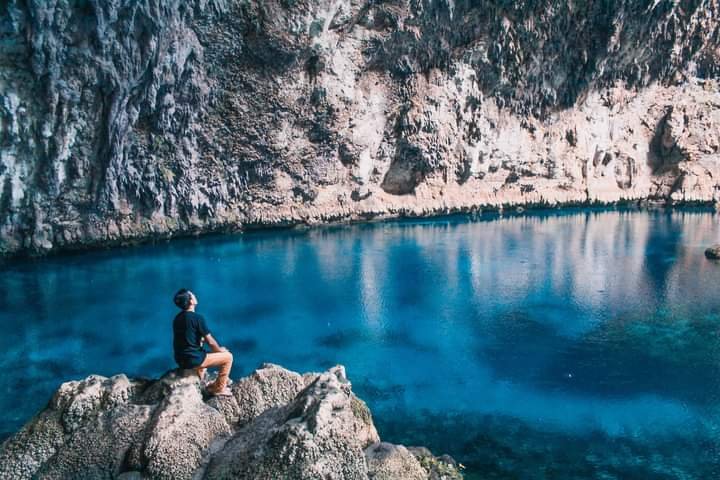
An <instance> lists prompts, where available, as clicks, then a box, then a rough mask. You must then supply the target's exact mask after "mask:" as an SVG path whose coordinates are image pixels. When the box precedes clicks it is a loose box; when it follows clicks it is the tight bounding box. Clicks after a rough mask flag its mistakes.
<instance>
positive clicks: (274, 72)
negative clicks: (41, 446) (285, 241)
mask: <svg viewBox="0 0 720 480" xmlns="http://www.w3.org/2000/svg"><path fill="white" fill-rule="evenodd" d="M505 3H506V2H495V1H490V0H478V1H474V2H455V1H449V0H438V1H433V2H418V1H409V0H397V1H395V2H392V5H388V4H387V2H360V1H352V2H351V1H338V2H336V3H333V7H332V8H331V9H330V7H328V4H327V2H311V1H308V0H297V1H292V2H289V1H286V0H262V1H260V0H248V1H242V2H241V1H237V0H146V1H143V2H101V1H97V0H96V1H93V2H90V3H88V2H61V3H57V2H26V1H21V0H9V1H7V2H4V6H3V8H0V37H1V38H2V45H3V47H2V49H0V65H1V66H0V85H2V88H1V89H0V139H2V141H1V142H0V256H10V255H20V254H44V253H47V252H50V251H53V250H62V249H70V248H80V247H86V246H93V245H94V246H97V245H124V244H127V243H129V242H131V241H134V240H142V239H154V238H167V237H172V236H179V235H186V234H195V233H202V232H213V231H237V230H239V229H243V228H246V227H248V226H258V225H265V226H280V225H281V226H287V225H298V224H308V225H309V224H317V223H322V222H328V221H343V220H361V219H367V218H378V217H389V216H399V215H407V216H426V215H436V214H443V213H445V212H446V211H447V209H448V205H452V206H453V207H452V208H453V210H454V211H470V210H474V209H478V208H482V207H489V208H498V207H500V206H503V205H504V206H505V207H507V208H512V207H517V206H522V205H536V204H547V205H563V204H582V203H612V202H618V201H627V200H642V199H658V200H662V201H665V202H670V203H673V204H677V203H682V202H698V201H702V202H708V203H715V202H718V200H720V193H719V192H720V184H719V182H720V180H719V179H720V154H719V152H720V128H719V125H720V108H718V105H719V104H720V102H719V101H718V91H719V87H718V79H719V77H720V68H718V65H720V58H718V57H719V55H720V53H719V52H720V45H719V38H720V37H719V36H718V35H717V25H718V20H719V18H720V7H719V6H718V4H717V2H709V1H704V2H691V4H689V5H684V4H683V5H682V8H680V5H679V3H678V2H669V1H666V2H610V3H609V4H607V2H590V3H589V4H588V6H587V8H584V7H583V8H579V7H578V4H577V2H574V1H570V0H560V1H559V2H558V1H554V0H553V1H551V0H538V1H536V2H520V3H518V2H515V3H516V4H513V5H512V8H509V7H507V5H505ZM649 3H652V5H651V6H648V4H649ZM681 3H682V2H681ZM5 4H7V5H5ZM88 5H91V6H90V7H89V6H88ZM583 5H584V4H583ZM331 12H332V13H331ZM618 19H623V22H622V35H620V34H619V33H618V30H617V25H618ZM626 52H644V53H643V54H642V55H628V54H626ZM344 198H347V199H350V200H349V201H348V202H343V201H339V200H338V199H344Z"/></svg>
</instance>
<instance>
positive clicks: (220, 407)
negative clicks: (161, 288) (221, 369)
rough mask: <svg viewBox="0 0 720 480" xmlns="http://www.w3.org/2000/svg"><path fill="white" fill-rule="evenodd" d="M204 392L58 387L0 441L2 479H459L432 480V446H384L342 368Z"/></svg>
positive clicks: (186, 385) (119, 383)
mask: <svg viewBox="0 0 720 480" xmlns="http://www.w3.org/2000/svg"><path fill="white" fill-rule="evenodd" d="M201 387H202V385H201V383H200V379H199V378H198V377H197V376H196V375H194V374H188V373H187V372H183V371H170V372H168V373H166V374H165V375H163V376H162V377H161V378H160V379H158V380H148V379H128V378H127V377H126V376H125V375H116V376H113V377H110V378H106V377H101V376H97V375H91V376H90V377H88V378H86V379H85V380H82V381H73V382H67V383H64V384H63V385H62V386H61V387H60V388H59V389H58V391H57V392H56V393H55V395H54V396H53V398H52V400H51V401H50V403H49V404H48V406H47V407H46V408H45V409H44V410H42V411H41V412H39V413H38V414H37V415H36V416H35V417H34V418H33V419H31V420H30V421H29V422H28V423H27V424H26V425H25V426H24V427H23V428H22V429H21V430H20V431H19V432H18V433H16V434H15V435H14V436H12V437H11V438H9V439H8V440H7V441H5V442H4V443H3V444H2V446H1V447H0V478H13V479H16V478H17V479H29V478H125V479H140V478H158V479H162V478H168V479H170V478H172V479H191V478H193V479H202V478H206V479H220V478H240V479H276V478H293V479H298V480H302V479H315V478H325V479H371V478H372V479H381V478H388V479H389V478H395V479H406V478H407V479H431V478H461V477H438V476H433V475H435V473H433V472H436V471H440V470H438V469H440V468H450V464H449V463H447V462H446V461H443V460H441V459H438V458H436V457H434V456H432V454H430V452H429V451H427V450H423V454H422V455H418V454H415V453H411V452H410V451H409V450H408V449H406V448H405V447H402V446H396V445H390V444H387V443H381V442H380V438H379V437H378V434H377V431H376V430H375V426H374V424H373V421H372V415H371V413H370V411H369V410H368V408H367V406H366V405H365V403H364V402H363V401H362V400H360V399H359V398H357V397H356V396H355V395H354V394H353V393H352V388H351V384H350V382H349V381H348V379H347V377H346V375H345V369H344V368H343V367H342V366H336V367H333V368H331V369H330V370H328V371H327V372H324V373H307V374H304V375H300V374H297V373H295V372H291V371H288V370H285V369H284V368H282V367H280V366H277V365H272V364H264V365H263V366H262V367H261V368H259V369H257V370H255V371H254V372H253V373H252V374H251V375H249V376H248V377H245V378H242V379H240V380H238V381H237V382H236V383H234V384H233V385H232V386H231V389H232V391H233V396H232V397H212V398H209V399H203V395H202V388H201ZM438 466H439V467H438ZM433 469H434V470H433Z"/></svg>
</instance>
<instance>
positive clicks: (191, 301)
mask: <svg viewBox="0 0 720 480" xmlns="http://www.w3.org/2000/svg"><path fill="white" fill-rule="evenodd" d="M173 301H174V302H175V305H177V306H178V308H181V309H182V310H190V309H191V308H192V307H194V306H195V305H197V304H198V301H197V298H196V297H195V295H194V294H193V293H192V292H191V291H190V290H188V289H187V288H181V289H180V290H178V292H177V293H176V294H175V298H173Z"/></svg>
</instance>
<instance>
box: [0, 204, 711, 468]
mask: <svg viewBox="0 0 720 480" xmlns="http://www.w3.org/2000/svg"><path fill="white" fill-rule="evenodd" d="M718 241H720V225H719V222H718V216H717V215H714V214H712V213H710V212H708V211H704V210H695V209H688V210H675V211H666V210H657V211H649V212H648V211H639V210H602V211H588V210H576V211H566V212H564V213H561V214H557V213H549V212H538V213H533V214H530V215H524V216H511V217H497V216H495V217H483V218H481V219H479V220H478V219H476V220H475V221H470V220H468V219H466V218H461V217H453V218H445V219H434V220H424V221H411V222H393V223H380V224H374V225H362V226H347V227H337V228H322V229H317V230H308V231H284V232H280V231H270V232H257V233H252V234H246V235H242V236H231V237H204V238H200V239H197V240H178V241H173V242H171V243H168V244H163V245H154V246H143V247H136V248H130V249H124V250H111V251H104V252H92V253H87V254H82V255H68V256H62V257H55V258H49V259H44V260H41V261H32V262H24V263H17V264H13V265H10V266H7V267H5V268H4V271H3V274H2V275H1V276H0V300H1V301H2V304H3V307H4V308H3V310H2V312H1V313H0V322H1V324H2V325H3V331H4V334H3V335H2V336H1V337H0V349H1V351H2V352H3V353H2V355H0V367H1V368H2V371H3V374H2V375H1V376H0V412H2V415H1V416H0V432H5V434H7V432H12V431H14V430H16V429H17V428H18V427H19V426H20V425H21V424H22V423H23V422H24V421H26V420H27V419H28V418H29V417H30V416H31V415H32V414H33V413H34V412H35V411H37V410H38V409H40V408H42V407H43V406H44V405H45V403H46V402H47V400H48V399H49V397H50V395H51V394H52V392H53V391H54V390H55V389H56V388H57V387H58V385H59V384H60V383H61V382H63V381H66V380H69V379H75V378H80V377H84V376H86V375H89V374H91V373H100V374H104V375H112V374H115V373H119V372H125V373H127V374H129V375H144V376H157V375H160V374H162V373H163V372H164V371H166V370H167V369H169V368H172V367H173V361H172V352H171V348H172V343H171V340H172V339H171V329H170V324H171V321H172V318H173V316H174V314H175V307H174V306H173V304H172V301H171V299H172V295H173V293H174V292H175V291H176V290H177V289H178V288H180V287H184V286H187V287H189V288H191V289H193V290H194V291H195V292H196V294H197V296H198V297H199V300H200V305H199V306H198V311H199V312H200V313H202V314H204V315H205V316H206V318H207V320H208V323H209V326H210V329H211V331H212V332H213V334H214V335H215V336H216V337H217V338H218V339H219V340H220V342H221V343H223V344H225V345H227V346H228V347H229V348H230V349H231V350H232V351H233V352H234V353H235V359H236V360H235V362H236V363H235V367H234V370H233V374H232V376H233V377H234V378H238V377H240V376H242V375H245V374H247V373H249V372H251V371H252V370H253V369H254V368H256V367H257V366H258V365H259V364H260V363H261V362H264V361H271V362H273V363H279V364H281V365H283V366H285V367H287V368H290V369H293V370H298V371H308V370H316V371H317V370H320V369H325V368H327V367H329V366H331V365H334V364H336V363H342V364H344V365H346V368H347V371H348V375H349V377H350V379H351V380H352V382H353V385H354V389H355V391H356V392H357V393H358V394H359V395H360V396H361V397H362V398H364V399H365V400H366V401H367V402H368V403H369V405H370V407H371V409H372V410H373V413H374V417H375V421H376V424H377V426H378V429H379V431H380V434H381V436H382V437H383V439H384V440H388V441H393V442H398V443H405V444H410V445H413V444H416V445H427V446H429V447H431V448H432V449H433V450H434V451H435V452H437V453H442V452H447V453H450V454H452V455H453V456H455V457H456V458H457V459H458V460H460V461H462V462H463V463H465V464H466V465H467V466H468V471H469V473H470V474H471V477H472V475H474V474H481V477H482V478H623V479H626V478H638V479H640V478H642V479H646V478H668V479H670V478H698V479H701V478H717V477H719V476H720V431H719V428H720V408H719V407H720V335H719V334H720V295H718V285H720V263H714V262H710V261H708V260H706V259H705V258H704V256H703V250H704V248H705V247H706V246H708V245H709V244H711V243H717V242H718Z"/></svg>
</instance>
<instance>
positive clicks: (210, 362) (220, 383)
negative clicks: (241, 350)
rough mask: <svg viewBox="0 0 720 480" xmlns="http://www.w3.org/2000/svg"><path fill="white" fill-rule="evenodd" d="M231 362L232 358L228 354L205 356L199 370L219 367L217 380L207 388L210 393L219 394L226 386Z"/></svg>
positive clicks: (214, 353)
mask: <svg viewBox="0 0 720 480" xmlns="http://www.w3.org/2000/svg"><path fill="white" fill-rule="evenodd" d="M232 362H233V356H232V353H230V352H212V353H208V354H207V356H206V357H205V361H204V362H203V363H202V364H201V365H200V368H208V367H220V369H219V371H218V377H217V379H216V380H215V381H214V382H213V383H212V384H210V385H208V387H207V389H208V390H209V391H210V392H214V393H215V392H220V391H222V390H223V389H224V388H225V387H226V386H227V381H228V376H229V375H230V369H231V368H232Z"/></svg>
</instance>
